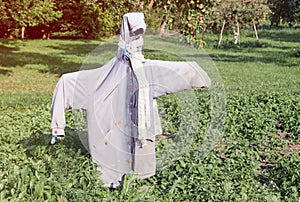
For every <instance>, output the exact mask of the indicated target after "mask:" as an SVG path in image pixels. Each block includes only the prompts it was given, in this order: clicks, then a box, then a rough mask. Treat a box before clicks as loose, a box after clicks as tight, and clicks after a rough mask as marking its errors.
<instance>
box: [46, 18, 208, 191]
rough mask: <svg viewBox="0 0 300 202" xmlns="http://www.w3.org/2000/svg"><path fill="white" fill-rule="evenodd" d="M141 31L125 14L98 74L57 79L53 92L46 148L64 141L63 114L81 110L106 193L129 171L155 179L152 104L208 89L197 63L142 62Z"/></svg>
mask: <svg viewBox="0 0 300 202" xmlns="http://www.w3.org/2000/svg"><path fill="white" fill-rule="evenodd" d="M145 30H146V24H145V22H144V14H143V13H127V14H125V15H124V16H123V20H122V25H121V30H120V39H119V43H118V50H117V54H116V56H115V57H114V58H113V59H111V60H110V61H109V62H107V63H106V64H105V65H103V66H102V67H101V68H96V69H92V70H83V71H78V72H73V73H67V74H64V75H62V77H61V78H60V79H59V81H58V83H57V85H56V88H55V90H54V95H53V100H52V122H51V129H52V140H51V143H52V144H54V143H55V142H56V141H57V140H59V139H61V138H63V137H64V135H65V134H64V128H65V124H66V121H65V111H66V110H67V109H72V110H78V109H83V110H86V119H87V126H88V142H89V152H90V154H91V157H92V160H93V162H95V163H97V164H98V165H99V166H98V167H99V168H98V169H99V171H100V178H101V179H102V181H103V182H104V184H105V185H106V186H108V187H111V188H116V187H119V186H122V182H123V178H124V176H125V175H126V174H129V173H130V172H132V171H133V172H134V173H136V174H137V176H138V177H139V178H146V177H150V176H153V175H154V174H155V170H156V159H155V136H156V135H158V134H161V133H162V132H161V126H160V120H159V116H158V109H157V104H156V101H155V98H157V97H159V96H162V95H166V94H169V93H175V92H179V91H183V90H186V89H192V88H206V87H209V86H210V78H209V77H208V75H207V74H206V72H205V71H204V70H202V69H201V68H200V67H199V66H198V64H197V63H196V62H173V61H160V60H147V59H145V58H144V56H143V54H142V46H143V34H144V33H145Z"/></svg>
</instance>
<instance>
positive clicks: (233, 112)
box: [0, 31, 300, 202]
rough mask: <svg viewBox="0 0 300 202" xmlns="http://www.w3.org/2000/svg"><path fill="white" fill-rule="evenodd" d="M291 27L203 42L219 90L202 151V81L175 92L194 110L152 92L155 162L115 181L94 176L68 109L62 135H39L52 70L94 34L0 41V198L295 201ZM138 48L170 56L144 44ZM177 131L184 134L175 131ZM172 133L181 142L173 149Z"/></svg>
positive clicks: (299, 133) (63, 67)
mask: <svg viewBox="0 0 300 202" xmlns="http://www.w3.org/2000/svg"><path fill="white" fill-rule="evenodd" d="M295 33H296V31H293V32H286V36H285V39H286V41H282V40H281V41H280V40H279V39H280V38H279V37H281V35H282V34H284V32H282V31H281V32H280V34H281V35H279V33H277V32H276V31H274V32H268V31H264V32H263V34H262V36H261V40H262V41H261V42H259V44H263V46H255V47H232V48H231V49H230V50H225V49H218V50H216V49H208V50H207V51H209V54H210V55H211V57H212V58H213V59H214V61H215V63H216V65H217V66H218V70H219V71H220V74H221V77H222V79H223V82H224V86H225V89H226V94H227V97H226V118H225V120H224V127H223V131H222V136H221V137H220V138H219V139H218V141H217V142H216V144H215V146H214V147H213V148H211V151H210V152H209V153H207V154H206V155H205V156H203V153H202V150H201V148H203V143H204V141H205V136H206V135H207V134H206V131H207V129H208V128H209V127H210V124H211V121H212V117H213V115H214V114H212V113H211V107H213V104H214V103H211V102H210V99H211V96H212V95H211V94H210V92H209V91H205V90H204V91H203V90H196V91H193V95H195V97H196V100H194V101H191V100H189V99H188V97H187V96H186V97H185V98H187V99H185V100H183V102H185V106H190V107H195V108H196V109H197V110H194V111H189V107H187V108H183V107H182V103H180V101H179V100H178V99H177V98H178V97H179V96H178V94H175V95H167V96H164V97H161V98H159V99H158V104H159V106H160V107H161V108H162V109H163V110H162V111H161V117H162V126H163V131H164V134H163V135H164V136H165V137H166V138H165V139H163V138H160V137H158V139H157V141H158V143H157V147H156V149H157V160H158V161H161V162H164V164H163V166H162V167H160V168H159V169H158V170H157V173H156V175H155V176H152V177H150V178H147V179H143V180H141V179H137V178H136V176H135V175H134V174H131V175H128V176H126V177H125V183H124V186H123V188H120V189H115V190H110V189H108V188H106V187H104V186H103V184H102V182H101V180H100V179H99V178H98V175H99V173H98V171H97V166H96V165H95V164H94V163H93V162H92V160H91V157H90V155H89V153H88V151H87V150H86V148H85V147H84V146H83V145H82V144H81V141H80V139H79V136H84V135H86V131H85V127H86V126H85V125H84V124H82V125H80V124H79V125H78V123H76V122H75V120H76V121H77V120H78V118H74V117H73V115H74V113H71V112H68V113H67V127H66V137H65V139H64V140H63V141H61V142H59V143H58V144H56V145H49V141H50V138H51V134H50V130H49V126H50V118H51V96H52V90H53V87H54V85H55V83H56V81H57V79H58V75H59V74H61V73H64V72H69V71H73V70H76V69H78V68H79V64H80V63H81V62H82V61H83V59H84V57H85V56H86V54H87V53H88V52H89V51H91V50H92V49H94V48H95V46H96V45H97V44H98V42H96V41H74V42H73V41H58V40H56V41H52V42H49V41H24V42H18V41H1V46H0V49H1V50H0V51H2V52H1V53H2V55H1V56H0V58H2V59H1V60H0V66H1V67H0V70H1V69H5V70H10V71H9V72H10V73H9V74H1V71H0V84H1V85H0V89H1V91H0V93H1V99H0V142H1V145H0V201H61V202H63V201H299V198H300V189H299V187H300V186H299V184H300V170H299V169H300V157H299V151H300V146H299V145H300V92H299V89H300V86H299V84H300V80H299V79H300V77H299V73H300V66H299V64H300V63H299V57H294V55H293V54H291V52H292V51H293V49H294V48H295V47H296V46H297V43H296V42H293V41H296V40H288V39H289V38H291V37H292V36H299V35H297V34H295ZM269 35H271V36H272V37H273V38H270V36H269ZM249 40H252V39H249ZM5 51H8V52H7V54H6V55H4V53H6V52H5ZM145 55H147V56H148V57H149V58H151V59H160V57H168V59H170V60H180V58H177V56H176V55H173V54H169V55H168V53H166V52H163V51H157V52H155V51H153V50H152V49H146V50H145ZM5 58H9V59H5ZM3 72H6V71H3ZM53 73H55V74H53ZM32 75H35V77H33V76H32ZM25 81H28V82H25ZM37 84H40V85H42V86H44V87H41V86H39V85H37ZM75 115H76V114H75ZM77 115H79V116H81V115H80V113H79V114H77ZM77 115H76V116H77ZM195 117H196V120H195ZM182 122H184V123H188V124H186V125H180V124H181V123H182ZM183 131H186V133H187V134H189V135H190V136H189V137H192V138H190V139H184V138H182V139H179V140H180V141H177V140H178V138H181V137H182V136H178V135H176V134H179V133H182V132H183ZM187 140H192V142H186V141H187ZM176 141H177V143H178V144H177V145H179V146H180V147H179V148H184V150H182V151H178V149H177V150H175V149H176V144H173V143H174V142H176ZM186 143H188V144H186ZM180 144H182V145H180ZM184 144H186V145H188V146H186V147H184V146H185V145H184ZM173 151H175V152H173ZM170 159H171V160H170Z"/></svg>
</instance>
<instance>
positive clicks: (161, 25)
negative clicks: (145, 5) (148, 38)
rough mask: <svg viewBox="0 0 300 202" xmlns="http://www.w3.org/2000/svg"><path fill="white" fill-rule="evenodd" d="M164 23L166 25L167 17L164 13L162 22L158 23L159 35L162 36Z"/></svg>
mask: <svg viewBox="0 0 300 202" xmlns="http://www.w3.org/2000/svg"><path fill="white" fill-rule="evenodd" d="M166 25H167V17H166V16H165V15H164V16H163V19H162V22H161V24H160V29H159V36H162V35H163V34H164V32H165V27H166Z"/></svg>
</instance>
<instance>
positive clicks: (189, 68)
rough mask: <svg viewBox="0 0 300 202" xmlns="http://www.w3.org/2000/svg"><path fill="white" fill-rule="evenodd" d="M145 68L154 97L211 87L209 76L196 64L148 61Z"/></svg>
mask: <svg viewBox="0 0 300 202" xmlns="http://www.w3.org/2000/svg"><path fill="white" fill-rule="evenodd" d="M144 67H145V70H146V74H147V77H148V78H149V82H150V85H151V89H152V93H153V97H159V96H162V95H165V94H169V93H175V92H179V91H183V90H188V89H192V88H207V87H210V85H211V80H210V78H209V76H208V75H207V73H206V72H205V71H204V70H203V69H202V68H201V67H200V66H199V65H198V64H197V63H196V62H171V61H160V60H148V61H147V62H145V65H144Z"/></svg>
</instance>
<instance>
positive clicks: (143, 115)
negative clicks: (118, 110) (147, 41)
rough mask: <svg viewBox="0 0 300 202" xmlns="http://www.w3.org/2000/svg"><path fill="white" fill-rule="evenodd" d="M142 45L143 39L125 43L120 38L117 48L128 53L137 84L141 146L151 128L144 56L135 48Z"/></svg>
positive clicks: (148, 89)
mask: <svg viewBox="0 0 300 202" xmlns="http://www.w3.org/2000/svg"><path fill="white" fill-rule="evenodd" d="M142 45H143V38H139V39H137V40H136V41H132V42H130V43H126V42H125V41H124V40H123V39H122V38H121V37H120V40H119V47H120V48H122V49H123V50H124V52H125V55H126V52H128V53H129V54H130V55H128V57H129V58H128V59H130V62H131V66H132V68H133V71H134V73H135V75H136V77H137V80H138V83H139V94H138V95H139V96H138V106H139V107H138V138H139V140H141V141H142V144H143V145H146V144H147V142H146V136H147V135H146V134H147V131H148V130H149V128H150V127H151V118H150V117H151V115H150V102H149V97H150V94H149V93H150V88H149V82H148V80H147V78H146V75H145V71H144V68H143V62H145V58H144V56H143V55H142V54H141V53H139V52H137V51H136V50H137V47H141V46H142Z"/></svg>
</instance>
